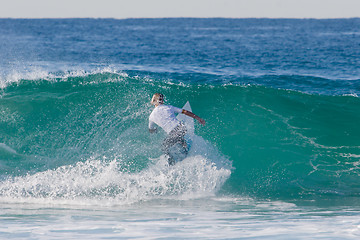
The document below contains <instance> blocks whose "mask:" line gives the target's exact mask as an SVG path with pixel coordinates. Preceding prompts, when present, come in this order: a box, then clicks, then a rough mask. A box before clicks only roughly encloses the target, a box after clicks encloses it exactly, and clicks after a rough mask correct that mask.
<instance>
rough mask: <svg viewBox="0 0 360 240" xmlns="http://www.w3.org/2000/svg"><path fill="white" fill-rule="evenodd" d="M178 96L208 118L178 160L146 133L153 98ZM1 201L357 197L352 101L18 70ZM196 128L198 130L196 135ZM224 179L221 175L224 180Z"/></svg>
mask: <svg viewBox="0 0 360 240" xmlns="http://www.w3.org/2000/svg"><path fill="white" fill-rule="evenodd" d="M154 92H162V93H164V94H165V96H166V100H167V102H168V103H170V104H172V105H175V106H182V105H183V104H184V102H185V101H186V100H189V101H190V102H191V104H192V107H193V110H194V112H195V113H197V114H198V115H200V116H202V117H204V118H205V119H206V120H207V126H206V127H200V125H197V126H196V134H197V135H198V136H199V137H197V138H196V141H195V143H194V148H195V152H196V154H194V155H193V156H191V157H189V158H188V159H186V160H184V161H183V162H182V163H181V164H179V165H177V166H176V167H175V168H170V169H169V168H168V167H166V163H165V162H166V161H165V160H164V159H162V158H159V156H160V155H161V151H160V150H159V144H160V143H161V139H162V138H163V137H164V133H160V134H157V135H150V134H149V133H148V131H147V124H148V115H149V114H150V112H151V110H152V108H151V106H150V104H149V99H150V98H151V96H152V94H153V93H154ZM0 106H1V109H0V111H1V131H2V132H1V140H0V143H1V144H0V164H1V170H0V171H1V172H0V174H1V179H2V181H1V183H0V195H1V198H4V199H9V198H10V199H18V200H19V201H24V199H27V200H29V199H37V200H39V199H41V201H55V200H56V201H65V202H68V201H70V202H71V201H77V200H79V199H87V200H88V201H93V202H97V201H104V199H107V200H108V201H110V203H113V202H116V203H131V202H137V201H143V200H148V199H154V198H159V197H160V198H169V197H170V198H171V197H174V196H176V197H183V198H187V197H195V196H196V197H197V196H204V195H209V194H210V195H212V194H216V193H219V191H220V193H222V194H226V195H228V194H230V195H240V196H243V195H249V196H253V197H260V198H274V199H278V198H280V199H287V200H289V199H292V200H293V199H298V198H299V197H300V198H311V199H313V198H324V197H326V198H332V197H335V198H336V197H342V198H344V197H349V198H353V197H358V195H359V187H360V185H359V184H358V179H359V174H360V169H359V163H360V142H359V141H360V140H359V137H358V136H359V135H360V126H359V124H358V123H359V122H360V113H359V111H358V109H359V107H360V100H359V98H358V97H355V96H327V95H315V94H305V93H301V92H297V91H291V90H281V89H275V88H269V87H265V86H258V85H240V84H238V85H236V84H225V85H224V84H222V85H221V84H194V83H186V82H185V83H184V82H183V83H181V82H178V81H170V80H169V81H163V80H159V79H156V78H152V77H150V76H147V77H142V76H140V73H139V72H138V73H136V74H135V73H134V72H132V74H130V73H129V74H126V73H125V72H114V71H107V70H104V71H99V72H95V73H81V74H79V73H73V74H70V75H66V76H65V75H63V76H61V77H60V76H59V77H55V78H53V75H49V77H47V78H44V79H38V80H26V79H23V80H19V81H17V82H16V83H12V84H9V85H8V86H7V87H5V88H3V90H2V95H1V98H0ZM200 136H201V137H200ZM224 184H225V185H224Z"/></svg>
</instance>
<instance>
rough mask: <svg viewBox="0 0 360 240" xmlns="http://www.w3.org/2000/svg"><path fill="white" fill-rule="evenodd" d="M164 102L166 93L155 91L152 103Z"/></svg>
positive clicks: (155, 104)
mask: <svg viewBox="0 0 360 240" xmlns="http://www.w3.org/2000/svg"><path fill="white" fill-rule="evenodd" d="M163 103H164V95H163V94H161V93H155V94H154V96H153V97H152V99H151V104H152V105H154V106H158V105H160V104H163Z"/></svg>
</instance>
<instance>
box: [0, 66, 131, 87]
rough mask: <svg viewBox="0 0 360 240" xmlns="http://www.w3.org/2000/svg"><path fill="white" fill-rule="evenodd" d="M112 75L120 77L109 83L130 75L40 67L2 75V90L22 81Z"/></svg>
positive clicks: (100, 69) (0, 82) (110, 70)
mask: <svg viewBox="0 0 360 240" xmlns="http://www.w3.org/2000/svg"><path fill="white" fill-rule="evenodd" d="M104 73H112V74H116V75H118V77H117V78H113V79H108V80H107V81H108V82H112V81H119V80H121V79H123V78H125V77H128V75H127V74H126V73H124V72H122V71H119V70H116V69H114V68H112V67H102V68H95V69H91V70H84V69H75V70H70V71H68V70H67V71H57V72H49V71H46V70H43V69H42V68H40V67H34V68H30V69H25V70H12V71H10V72H6V73H2V75H0V89H4V88H6V87H7V86H9V85H10V84H14V83H19V82H20V81H21V80H26V81H37V80H45V81H59V80H60V81H67V79H68V78H70V77H86V76H89V75H94V74H104Z"/></svg>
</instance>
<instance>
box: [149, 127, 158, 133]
mask: <svg viewBox="0 0 360 240" xmlns="http://www.w3.org/2000/svg"><path fill="white" fill-rule="evenodd" d="M149 132H150V133H156V132H157V128H154V129H152V128H149Z"/></svg>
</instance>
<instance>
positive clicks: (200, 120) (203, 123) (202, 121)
mask: <svg viewBox="0 0 360 240" xmlns="http://www.w3.org/2000/svg"><path fill="white" fill-rule="evenodd" d="M198 121H199V123H200V124H201V125H203V126H204V125H205V120H204V119H202V118H199V119H198Z"/></svg>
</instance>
